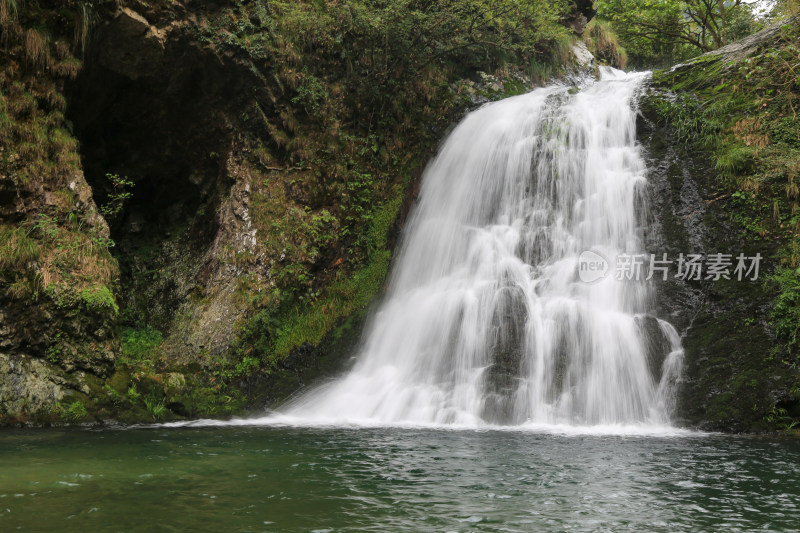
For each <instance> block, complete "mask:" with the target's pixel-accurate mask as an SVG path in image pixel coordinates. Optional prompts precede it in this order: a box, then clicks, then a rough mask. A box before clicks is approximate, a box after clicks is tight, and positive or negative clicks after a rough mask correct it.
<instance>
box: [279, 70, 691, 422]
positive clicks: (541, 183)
mask: <svg viewBox="0 0 800 533" xmlns="http://www.w3.org/2000/svg"><path fill="white" fill-rule="evenodd" d="M646 77H647V74H642V73H636V74H625V73H623V72H621V71H618V70H615V69H612V68H609V67H602V68H601V75H600V79H599V80H597V81H595V80H591V81H586V82H585V83H584V84H583V85H582V86H581V87H580V88H579V89H578V90H576V89H575V88H570V87H568V86H565V85H554V86H551V87H546V88H541V89H537V90H534V91H533V92H531V93H528V94H524V95H521V96H516V97H513V98H509V99H506V100H503V101H500V102H496V103H492V104H489V105H486V106H484V107H482V108H480V109H478V110H476V111H474V112H472V113H470V114H469V115H467V116H466V118H465V119H464V120H463V121H462V122H461V123H460V124H459V125H458V127H457V128H456V129H455V130H454V131H453V133H452V134H451V135H450V136H449V138H448V139H447V140H446V142H445V143H444V145H443V146H442V148H441V150H440V152H439V154H438V155H437V157H436V158H435V159H434V160H433V161H432V162H431V163H430V164H429V166H428V168H427V170H426V172H425V174H424V176H423V182H422V187H421V191H420V195H419V202H418V205H417V206H416V207H415V209H414V211H413V213H412V215H411V217H410V219H409V222H408V224H407V226H406V228H405V229H404V233H403V236H402V240H401V244H400V248H399V251H398V255H397V258H396V261H395V265H394V268H393V272H392V275H391V278H390V282H389V287H388V291H387V295H386V298H385V301H384V303H383V304H382V305H381V307H380V309H379V310H378V312H377V313H376V314H375V316H374V317H373V318H372V319H371V322H370V324H368V327H367V330H366V331H365V338H364V342H363V346H362V348H361V350H360V353H359V354H358V356H357V362H356V363H355V365H354V367H353V368H352V370H351V371H349V373H347V374H346V375H344V376H342V377H340V378H338V379H337V380H335V381H332V382H330V383H328V384H326V385H323V386H322V387H319V388H317V389H315V390H313V391H311V392H308V393H306V394H303V395H302V396H300V397H299V398H297V399H295V400H293V401H291V402H289V403H288V404H287V405H286V406H284V407H283V408H281V409H280V410H279V412H280V413H283V414H285V415H287V416H291V417H299V418H303V419H308V420H317V421H331V422H336V421H343V422H344V421H347V422H372V423H388V424H392V423H421V424H456V425H484V424H500V425H520V424H568V425H605V424H642V425H659V424H667V423H668V422H669V416H670V411H671V409H672V404H673V403H674V401H673V397H674V384H675V381H676V379H677V376H678V373H679V372H680V362H681V358H682V352H681V347H680V339H679V337H678V335H677V333H676V332H675V330H674V328H672V326H670V325H669V324H668V323H667V322H665V321H662V320H658V319H656V318H654V317H653V316H652V315H650V314H648V311H649V310H651V308H652V303H653V302H652V299H653V294H652V293H653V287H652V283H651V282H648V281H646V280H645V279H644V276H642V277H641V279H640V280H638V281H637V280H635V279H632V280H628V279H624V280H618V279H616V278H617V276H616V275H615V271H614V269H615V264H614V262H613V258H616V257H617V256H618V255H619V254H636V253H643V252H644V249H643V242H642V233H643V230H644V226H645V224H646V220H647V190H646V184H647V182H646V168H645V164H644V160H643V158H642V155H641V153H640V151H641V150H640V147H639V146H637V144H636V100H637V96H638V94H639V93H640V92H641V90H642V86H643V83H644V81H645V79H646ZM584 252H586V253H589V254H590V255H591V257H594V258H596V259H597V260H598V261H602V260H606V261H607V263H606V266H605V274H606V275H605V276H602V275H600V276H599V277H598V279H594V280H588V282H587V281H583V280H582V279H583V277H582V276H580V275H579V271H578V263H579V258H580V257H581V254H582V253H584ZM648 257H649V256H648ZM600 274H602V272H600Z"/></svg>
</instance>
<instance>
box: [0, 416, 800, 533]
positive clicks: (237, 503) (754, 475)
mask: <svg viewBox="0 0 800 533" xmlns="http://www.w3.org/2000/svg"><path fill="white" fill-rule="evenodd" d="M798 481H800V443H798V442H794V441H784V440H777V439H762V438H744V437H732V436H720V435H687V434H675V435H664V436H653V435H650V436H641V435H639V436H637V435H624V434H622V435H592V434H581V433H580V432H573V433H572V434H563V433H558V432H556V433H553V432H545V433H542V432H531V431H500V430H488V429H487V430H444V429H421V428H417V429H413V428H380V427H378V428H358V429H356V428H331V427H327V428H326V427H319V428H296V427H275V426H272V427H259V426H239V427H236V426H234V427H178V428H176V427H158V428H139V429H127V430H102V431H89V430H75V429H73V430H41V431H30V430H27V431H19V432H17V431H10V432H9V431H4V432H3V433H2V434H0V531H15V530H20V531H63V532H72V531H75V532H85V531H564V530H569V531H689V530H691V531H697V530H707V531H708V530H722V529H726V530H730V531H746V530H747V531H751V530H754V529H761V530H770V531H797V530H798V529H799V528H800V504H798V502H800V483H799V482H798Z"/></svg>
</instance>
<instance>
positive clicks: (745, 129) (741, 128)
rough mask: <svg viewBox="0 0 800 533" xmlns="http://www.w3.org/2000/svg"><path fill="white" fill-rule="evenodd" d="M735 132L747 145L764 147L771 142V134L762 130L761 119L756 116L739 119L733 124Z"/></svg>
mask: <svg viewBox="0 0 800 533" xmlns="http://www.w3.org/2000/svg"><path fill="white" fill-rule="evenodd" d="M733 133H734V135H736V137H737V138H738V139H739V140H741V141H742V142H743V143H744V144H745V145H747V146H756V147H758V148H764V147H766V146H767V145H768V144H769V135H767V134H766V133H763V132H762V131H761V120H760V119H758V118H756V117H750V118H744V119H742V120H740V121H738V122H737V123H736V124H734V126H733Z"/></svg>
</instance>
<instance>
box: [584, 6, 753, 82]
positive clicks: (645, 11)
mask: <svg viewBox="0 0 800 533" xmlns="http://www.w3.org/2000/svg"><path fill="white" fill-rule="evenodd" d="M598 4H599V6H598V16H599V17H601V18H603V19H606V20H609V21H611V23H612V25H613V27H614V30H615V31H616V32H617V33H618V34H619V35H620V37H621V39H622V42H623V43H624V44H625V47H626V48H627V50H628V53H629V54H630V55H631V59H632V62H633V63H634V64H635V65H637V66H651V67H652V66H658V67H664V66H667V65H670V64H674V63H676V62H678V61H680V60H683V59H686V58H688V57H691V56H692V55H696V54H697V53H698V52H708V51H710V50H713V49H715V48H719V47H720V46H723V45H725V44H728V43H729V42H732V41H734V40H736V39H739V38H741V37H744V36H745V35H748V34H749V33H752V32H753V31H755V30H756V29H757V27H758V25H757V23H756V21H755V19H754V15H753V11H752V4H753V2H750V1H748V0H734V1H732V2H720V1H717V0H603V1H601V2H599V3H598Z"/></svg>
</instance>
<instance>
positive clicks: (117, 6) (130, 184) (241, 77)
mask: <svg viewBox="0 0 800 533" xmlns="http://www.w3.org/2000/svg"><path fill="white" fill-rule="evenodd" d="M577 4H578V7H575V6H574V5H571V4H570V5H568V4H567V2H546V1H544V0H541V1H535V2H528V1H525V2H523V1H521V0H503V1H501V2H495V3H491V5H489V4H485V3H483V2H478V1H476V0H437V1H433V2H415V1H409V0H387V1H386V2H372V1H365V0H352V1H349V2H290V1H286V2H278V1H276V2H265V1H249V2H238V1H222V0H220V1H217V2H200V1H191V0H189V1H185V2H166V1H163V2H161V1H158V2H144V1H123V2H116V1H110V0H108V1H95V2H83V1H77V0H61V1H56V2H43V1H42V2H38V1H34V0H30V1H27V2H24V3H22V2H18V1H14V0H2V1H0V21H1V22H2V28H3V37H2V43H0V46H2V50H3V51H2V64H1V65H0V66H2V79H0V87H2V93H0V123H2V124H3V129H2V135H0V155H1V156H2V158H1V160H0V192H2V203H1V204H0V207H1V208H2V212H0V225H2V232H3V240H2V255H0V270H2V277H1V278H0V313H2V318H1V319H0V320H2V324H1V325H0V421H3V422H7V423H8V422H14V421H19V422H25V421H36V422H47V421H53V422H55V421H64V420H66V421H78V420H91V419H102V418H109V417H113V418H117V419H130V420H136V419H142V418H150V417H152V418H156V419H159V418H165V417H176V416H199V415H220V414H223V413H226V412H236V411H241V410H242V409H243V408H244V407H245V406H246V405H248V404H251V405H257V406H259V407H260V406H263V405H264V403H265V402H269V401H275V400H278V399H280V398H283V397H285V396H286V395H288V394H289V393H291V392H293V391H294V390H295V389H296V388H297V387H299V386H301V385H302V384H303V383H306V382H307V380H308V379H310V378H311V377H313V376H314V375H316V374H319V373H324V372H330V371H331V369H332V368H334V367H336V366H337V365H339V364H340V361H339V359H340V357H337V355H341V354H343V353H345V352H346V348H347V347H348V346H350V345H352V344H353V343H354V342H357V335H355V334H354V333H357V331H358V329H359V324H360V322H361V320H362V319H363V317H364V314H365V311H366V309H367V306H368V305H369V303H370V302H371V301H372V300H373V299H374V298H375V296H376V295H378V294H379V293H380V289H381V286H382V284H383V281H384V278H385V276H386V273H387V270H388V267H389V263H390V259H391V250H392V248H393V243H394V239H395V238H396V235H397V231H398V228H399V226H400V225H401V224H402V219H403V216H404V213H406V212H407V211H408V209H409V207H410V205H411V203H412V202H413V199H414V195H415V190H416V186H417V178H418V176H419V173H420V169H421V168H422V165H423V164H424V162H425V161H426V160H427V158H428V157H429V155H430V154H431V153H432V152H433V150H434V148H435V146H436V144H437V143H438V141H439V140H440V139H441V138H442V136H443V135H444V133H445V131H446V128H447V127H448V125H449V124H451V123H453V122H454V121H455V120H456V119H457V118H458V117H459V116H460V114H462V113H463V112H464V111H465V110H466V109H468V108H470V107H474V106H475V105H479V104H480V103H481V102H484V101H488V100H490V99H496V98H502V97H504V96H508V95H511V94H516V93H519V92H522V91H525V90H528V89H529V88H530V87H531V85H532V84H539V83H542V82H544V81H545V80H547V79H549V78H551V77H553V76H556V75H558V74H559V73H560V72H563V71H564V68H565V66H566V65H567V64H568V63H570V61H571V60H572V51H571V47H572V43H573V42H574V40H575V39H576V38H575V37H574V36H572V33H571V31H570V30H568V29H567V26H572V27H574V28H577V29H579V30H580V29H582V28H583V26H584V25H585V23H586V19H587V17H588V18H590V17H591V15H592V13H593V12H592V9H591V5H588V4H590V3H587V2H578V3H577Z"/></svg>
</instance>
